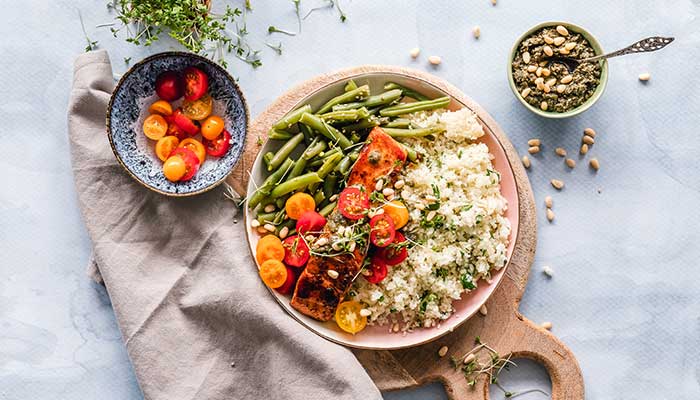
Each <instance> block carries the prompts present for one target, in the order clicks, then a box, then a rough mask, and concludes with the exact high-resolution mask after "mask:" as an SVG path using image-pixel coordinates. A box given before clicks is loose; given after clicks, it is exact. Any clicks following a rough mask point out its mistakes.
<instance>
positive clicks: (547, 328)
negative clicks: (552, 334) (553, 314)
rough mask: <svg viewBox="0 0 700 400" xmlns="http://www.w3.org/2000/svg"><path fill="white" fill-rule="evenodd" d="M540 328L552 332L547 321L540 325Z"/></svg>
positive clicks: (550, 325) (550, 324)
mask: <svg viewBox="0 0 700 400" xmlns="http://www.w3.org/2000/svg"><path fill="white" fill-rule="evenodd" d="M542 327H543V328H544V329H546V330H548V331H551V330H552V323H551V322H549V321H547V322H543V323H542Z"/></svg>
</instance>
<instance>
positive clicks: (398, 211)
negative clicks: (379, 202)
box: [382, 200, 409, 229]
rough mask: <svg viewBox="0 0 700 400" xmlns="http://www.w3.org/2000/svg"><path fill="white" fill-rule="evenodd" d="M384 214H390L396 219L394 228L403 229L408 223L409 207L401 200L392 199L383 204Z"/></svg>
mask: <svg viewBox="0 0 700 400" xmlns="http://www.w3.org/2000/svg"><path fill="white" fill-rule="evenodd" d="M382 209H383V210H384V214H388V215H389V216H390V217H391V219H392V220H393V221H394V228H396V229H401V228H403V227H404V226H406V224H407V223H408V220H409V215H408V208H406V206H405V205H404V204H403V203H402V202H401V201H399V200H394V201H390V202H389V203H385V204H384V205H383V206H382Z"/></svg>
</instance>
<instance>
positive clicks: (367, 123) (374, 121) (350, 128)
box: [340, 117, 380, 133]
mask: <svg viewBox="0 0 700 400" xmlns="http://www.w3.org/2000/svg"><path fill="white" fill-rule="evenodd" d="M379 122H380V121H379V118H377V117H369V118H367V119H362V120H360V121H357V123H355V124H352V125H346V126H344V127H342V128H340V129H342V131H343V132H346V133H347V132H355V131H359V130H362V129H367V128H374V127H375V126H379Z"/></svg>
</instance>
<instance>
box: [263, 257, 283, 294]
mask: <svg viewBox="0 0 700 400" xmlns="http://www.w3.org/2000/svg"><path fill="white" fill-rule="evenodd" d="M258 272H259V273H260V278H262V281H263V282H264V283H265V284H266V285H267V286H268V287H271V288H273V289H276V288H278V287H281V286H282V285H284V283H285V282H286V281H287V267H285V266H284V264H282V261H278V260H267V261H265V262H264V263H262V265H260V269H259V270H258Z"/></svg>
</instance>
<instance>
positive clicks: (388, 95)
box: [333, 89, 401, 111]
mask: <svg viewBox="0 0 700 400" xmlns="http://www.w3.org/2000/svg"><path fill="white" fill-rule="evenodd" d="M400 98H401V90H400V89H394V90H389V91H388V92H384V93H381V94H377V95H374V96H369V97H368V98H367V99H366V100H365V101H359V102H354V103H344V104H338V105H336V106H333V111H343V110H350V109H355V108H360V107H367V108H374V107H377V106H383V105H386V104H391V103H393V102H395V101H397V100H398V99H400Z"/></svg>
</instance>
